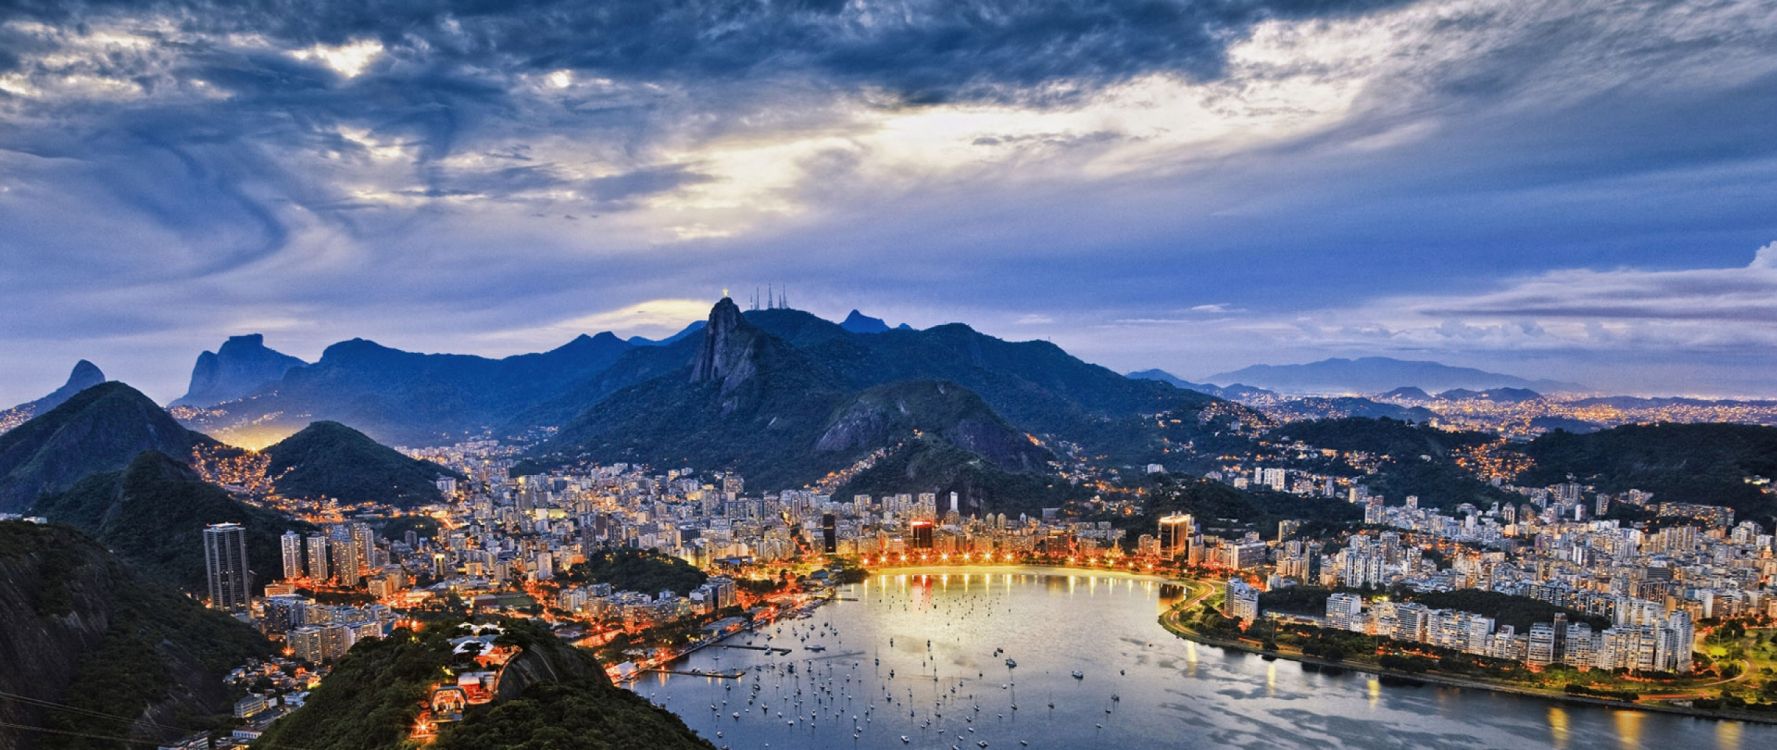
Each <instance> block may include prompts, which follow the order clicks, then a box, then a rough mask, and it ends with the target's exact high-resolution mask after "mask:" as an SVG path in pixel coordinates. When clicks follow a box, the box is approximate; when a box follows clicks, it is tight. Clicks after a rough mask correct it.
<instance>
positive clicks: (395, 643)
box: [260, 620, 711, 750]
mask: <svg viewBox="0 0 1777 750" xmlns="http://www.w3.org/2000/svg"><path fill="white" fill-rule="evenodd" d="M499 624H500V625H501V626H503V627H504V628H506V634H505V635H503V636H501V638H500V643H501V644H502V645H514V646H518V647H519V648H521V649H523V652H522V653H521V654H520V655H518V656H516V657H514V658H513V660H512V661H511V662H510V663H509V664H507V665H506V667H505V671H504V672H503V673H502V675H501V678H500V685H499V690H498V693H497V695H498V698H497V699H496V700H495V701H494V702H493V703H490V704H487V705H483V706H472V707H470V708H469V710H468V711H467V712H465V714H464V716H463V720H462V721H461V722H457V723H452V724H445V725H443V727H442V729H441V730H440V731H439V736H438V739H437V741H436V742H435V743H434V744H433V747H435V748H438V750H458V749H464V750H468V749H471V748H472V749H474V750H485V749H487V748H539V749H541V748H548V749H550V750H617V749H619V748H623V749H627V748H658V749H659V750H678V749H679V748H685V749H687V750H692V749H704V748H710V747H711V746H710V744H709V743H708V742H705V741H704V740H703V739H702V738H699V737H698V736H697V735H696V733H694V732H692V731H691V729H690V728H688V727H686V726H685V723H684V722H683V721H681V720H679V717H677V716H674V715H672V714H671V713H669V712H667V711H665V710H663V709H660V708H657V707H655V706H653V705H650V704H649V703H648V702H647V701H646V700H645V699H643V698H642V697H641V696H638V695H636V694H634V693H631V692H629V691H628V690H624V689H622V688H619V687H616V686H614V685H612V684H611V682H610V680H609V679H608V678H607V677H606V676H605V672H604V669H603V668H602V667H600V666H599V664H598V662H597V661H595V660H594V659H593V658H592V656H590V655H588V654H586V653H585V652H583V651H580V650H579V649H576V648H574V647H573V646H570V645H568V644H566V643H563V642H562V641H561V640H559V639H557V638H556V637H555V636H553V635H551V634H549V633H548V632H546V631H544V630H543V629H542V628H541V627H539V626H536V625H534V624H532V623H531V622H529V621H519V620H507V621H502V622H500V623H499ZM458 632H459V631H458V630H457V628H455V627H453V626H452V625H449V624H444V623H434V624H429V625H428V626H427V627H426V628H425V629H424V630H422V631H421V632H420V633H417V634H416V633H411V632H409V631H407V630H397V631H395V633H394V635H392V636H391V637H389V638H387V639H383V640H378V641H366V642H363V643H360V644H358V645H356V646H354V647H353V648H352V650H351V652H350V653H349V654H347V655H346V657H345V658H344V659H342V660H340V662H339V665H338V666H337V667H336V668H335V669H334V671H333V673H332V674H331V675H329V676H328V678H327V679H326V681H324V682H322V683H321V686H320V687H319V688H316V689H315V691H314V692H313V693H312V694H311V695H310V696H309V701H308V705H306V706H304V707H303V708H301V709H299V710H297V711H296V712H295V713H293V714H291V715H290V716H287V717H285V718H283V719H280V720H278V722H277V723H275V724H273V725H272V726H271V728H270V729H269V730H267V731H266V733H265V735H264V736H263V737H262V738H261V740H260V741H261V742H263V743H266V744H268V745H271V746H289V747H304V748H315V749H316V750H333V749H334V748H342V749H343V748H352V749H353V750H383V749H384V748H387V749H389V750H394V749H395V748H405V747H408V738H409V735H410V732H411V730H412V728H413V726H414V723H415V721H416V719H417V718H418V715H419V710H420V707H421V704H422V702H423V701H424V700H425V699H426V697H427V696H428V694H429V691H430V689H431V687H432V686H434V685H435V684H437V683H438V681H439V680H440V679H441V676H442V675H444V674H446V672H445V670H446V669H447V668H449V667H452V666H458V667H460V666H462V665H461V663H460V662H459V661H458V660H457V658H456V657H453V655H452V653H451V644H450V638H451V637H452V636H454V635H457V634H458Z"/></svg>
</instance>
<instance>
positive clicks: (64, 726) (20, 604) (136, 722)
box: [0, 522, 270, 750]
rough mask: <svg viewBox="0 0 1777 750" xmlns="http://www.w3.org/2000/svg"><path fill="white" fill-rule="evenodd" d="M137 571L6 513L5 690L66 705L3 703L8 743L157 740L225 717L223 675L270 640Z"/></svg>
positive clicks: (1, 592)
mask: <svg viewBox="0 0 1777 750" xmlns="http://www.w3.org/2000/svg"><path fill="white" fill-rule="evenodd" d="M133 568H134V566H133V565H130V564H127V563H124V562H120V561H119V560H118V559H116V558H115V557H113V556H112V555H111V554H110V553H108V552H106V551H105V549H104V548H103V547H101V546H100V545H99V544H98V543H96V542H94V541H93V540H91V539H89V538H87V537H85V536H84V535H82V534H80V533H78V532H76V531H74V530H73V529H67V528H62V527H57V526H39V525H35V524H27V523H19V522H0V665H4V667H3V668H0V691H4V692H5V693H8V694H11V695H15V696H24V697H26V698H29V699H31V700H32V701H43V702H49V703H52V704H56V705H58V706H61V707H62V708H48V707H44V706H43V705H41V704H37V705H33V704H32V703H29V702H25V701H19V700H5V701H0V747H5V748H16V749H17V750H33V749H34V748H113V747H123V746H125V745H126V744H127V743H126V742H124V741H123V740H122V739H118V738H126V737H127V738H135V739H138V740H142V741H146V742H148V743H150V744H149V746H152V744H151V743H152V742H153V741H156V740H165V739H171V738H174V737H178V736H181V735H184V734H187V733H189V732H190V731H192V730H195V729H202V728H205V727H208V726H214V725H216V724H217V723H218V722H219V721H222V720H226V718H227V715H228V711H229V707H230V705H231V703H232V696H230V695H228V694H227V692H226V691H225V688H224V685H223V681H222V678H223V675H225V674H226V673H227V672H228V670H229V669H231V668H233V667H235V666H237V665H238V664H240V663H241V662H242V661H244V660H245V659H247V658H248V657H252V656H264V655H267V654H268V653H269V652H270V644H268V643H266V642H265V640H264V639H263V638H261V637H260V636H259V635H258V634H257V633H255V632H253V630H252V629H251V628H249V627H247V626H246V625H244V624H241V623H240V622H237V621H235V620H234V619H232V618H230V617H228V616H226V615H223V614H220V613H218V612H214V611H210V610H206V609H204V608H203V607H202V606H200V605H199V604H197V603H196V602H195V601H192V600H191V599H189V598H187V597H184V596H180V595H179V594H176V593H174V592H172V591H171V590H170V589H166V588H163V587H161V586H160V585H158V584H157V583H155V582H154V581H151V580H148V579H145V578H143V577H141V576H139V575H136V574H135V573H134V572H133ZM10 725H23V726H31V727H43V728H46V729H50V730H54V731H55V732H63V733H69V732H71V733H79V734H86V735H93V737H90V738H81V737H75V736H71V735H68V734H52V733H49V732H29V731H25V730H23V729H20V728H19V727H18V726H10ZM106 738H114V739H106Z"/></svg>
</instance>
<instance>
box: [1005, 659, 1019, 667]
mask: <svg viewBox="0 0 1777 750" xmlns="http://www.w3.org/2000/svg"><path fill="white" fill-rule="evenodd" d="M1006 668H1007V669H1017V668H1018V662H1016V661H1013V660H1011V659H1007V660H1006Z"/></svg>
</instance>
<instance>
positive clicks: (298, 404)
mask: <svg viewBox="0 0 1777 750" xmlns="http://www.w3.org/2000/svg"><path fill="white" fill-rule="evenodd" d="M635 348H636V347H634V346H632V345H630V344H629V343H627V342H625V341H623V340H621V339H618V338H617V337H616V336H613V335H611V334H609V333H601V334H599V335H597V336H584V335H583V336H580V337H578V338H576V339H574V340H573V341H570V342H568V343H567V344H564V345H562V346H560V347H558V348H555V349H552V350H550V351H547V352H542V353H539V354H520V355H515V356H511V357H506V358H504V359H489V358H486V357H477V356H472V355H466V354H418V353H414V352H406V351H401V350H399V349H392V348H389V347H386V346H383V345H381V344H377V343H375V342H372V341H365V340H363V339H352V340H351V341H343V342H340V343H337V344H334V345H332V346H329V347H327V349H326V350H325V351H323V352H322V354H321V359H320V361H319V362H316V363H314V364H312V365H305V366H302V367H296V368H293V369H291V370H290V371H288V372H286V373H285V374H284V377H283V378H282V379H280V380H279V381H277V382H276V383H275V384H273V385H271V386H268V387H267V388H265V389H263V390H261V391H260V392H258V393H255V394H253V395H250V396H247V397H245V398H243V399H240V400H236V401H229V402H225V403H223V404H221V405H219V406H218V408H217V409H216V410H215V411H214V413H210V412H206V413H204V414H202V415H199V416H198V417H196V421H195V423H194V424H195V425H196V426H199V427H202V428H203V429H206V430H208V431H210V432H213V433H214V434H217V435H220V436H223V437H225V438H227V437H230V436H231V434H232V433H234V432H236V431H260V432H263V431H266V430H283V431H286V432H288V433H294V432H295V431H296V430H298V429H300V428H301V427H303V426H305V425H307V424H308V423H310V422H313V421H321V420H332V421H338V422H342V423H345V424H350V425H353V426H354V427H356V428H357V429H360V430H363V431H364V432H365V433H366V434H369V435H371V436H373V437H375V438H376V439H377V440H381V441H384V442H389V443H397V444H408V445H426V444H434V443H438V442H441V441H446V440H453V439H457V438H460V437H462V436H463V435H465V434H468V433H470V432H473V431H479V430H481V429H483V428H485V427H490V426H494V425H498V424H501V423H504V422H506V421H507V420H509V419H511V418H512V415H514V414H517V413H519V412H521V411H523V410H524V409H527V408H530V407H532V406H535V405H537V404H539V403H542V402H544V401H547V400H549V399H550V398H553V397H555V396H558V395H560V394H561V393H562V392H564V391H565V390H567V389H568V388H569V387H570V386H572V385H574V384H576V383H579V382H581V381H583V380H585V379H587V378H590V377H592V376H593V375H595V374H597V373H599V372H600V371H602V370H604V369H605V368H607V367H610V366H611V364H612V363H613V362H616V361H617V359H618V358H619V357H621V356H622V355H623V354H624V353H625V352H627V351H630V350H632V349H635Z"/></svg>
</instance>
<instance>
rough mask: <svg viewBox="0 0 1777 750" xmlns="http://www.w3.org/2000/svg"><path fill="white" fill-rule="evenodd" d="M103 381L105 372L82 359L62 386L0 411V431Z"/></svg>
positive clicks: (58, 404) (43, 411) (45, 410)
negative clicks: (40, 396)
mask: <svg viewBox="0 0 1777 750" xmlns="http://www.w3.org/2000/svg"><path fill="white" fill-rule="evenodd" d="M103 382H105V373H103V372H100V371H99V366H98V365H95V364H93V363H91V362H88V361H86V360H84V359H83V360H80V361H79V362H76V363H74V370H73V372H70V373H68V380H67V382H65V383H62V387H60V388H57V389H55V390H54V391H51V392H50V394H49V395H47V396H44V397H43V398H40V399H37V400H35V401H27V402H25V403H22V404H19V405H17V406H14V407H12V408H10V409H7V410H5V411H0V432H5V431H7V430H9V429H12V428H13V427H17V426H19V425H20V424H23V423H24V422H25V420H28V419H30V418H32V417H35V416H37V415H39V414H43V413H46V412H48V411H49V410H50V409H54V408H56V407H58V406H61V405H62V404H63V403H66V402H67V401H68V399H71V398H74V394H76V393H79V392H81V391H84V390H86V389H88V388H91V387H93V386H95V385H98V384H100V383H103Z"/></svg>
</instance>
